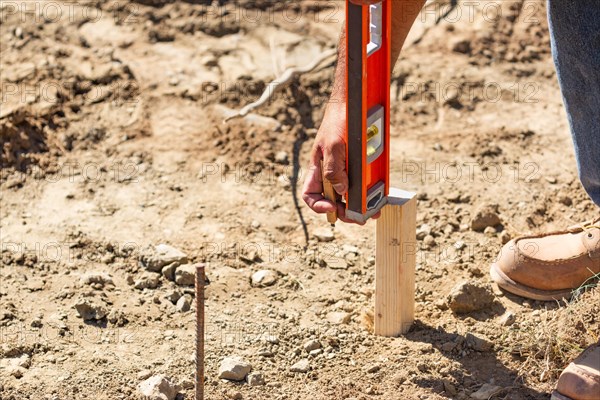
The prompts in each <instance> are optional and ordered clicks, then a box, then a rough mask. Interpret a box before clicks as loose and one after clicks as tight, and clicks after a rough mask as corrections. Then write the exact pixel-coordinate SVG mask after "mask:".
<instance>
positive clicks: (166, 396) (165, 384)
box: [138, 375, 181, 400]
mask: <svg viewBox="0 0 600 400" xmlns="http://www.w3.org/2000/svg"><path fill="white" fill-rule="evenodd" d="M180 390H181V387H180V386H179V385H177V384H174V383H172V382H171V379H170V378H168V377H166V376H164V375H155V376H152V377H150V378H148V379H146V380H145V381H143V382H142V383H140V384H139V385H138V391H139V392H140V394H141V395H142V396H144V400H175V397H176V396H177V394H178V393H179V391H180Z"/></svg>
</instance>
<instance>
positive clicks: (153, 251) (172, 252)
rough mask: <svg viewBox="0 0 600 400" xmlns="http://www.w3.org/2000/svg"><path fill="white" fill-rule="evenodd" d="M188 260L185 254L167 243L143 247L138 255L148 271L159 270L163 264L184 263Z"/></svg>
mask: <svg viewBox="0 0 600 400" xmlns="http://www.w3.org/2000/svg"><path fill="white" fill-rule="evenodd" d="M187 261H188V258H187V255H186V254H185V253H184V252H182V251H180V250H178V249H176V248H175V247H172V246H169V245H167V244H159V245H157V246H154V247H150V248H147V249H145V250H144V251H143V252H142V254H141V255H140V263H141V264H142V266H143V267H144V268H146V269H147V270H148V271H152V272H161V270H162V268H163V267H164V266H165V265H168V264H171V263H174V262H178V263H179V264H184V263H186V262H187Z"/></svg>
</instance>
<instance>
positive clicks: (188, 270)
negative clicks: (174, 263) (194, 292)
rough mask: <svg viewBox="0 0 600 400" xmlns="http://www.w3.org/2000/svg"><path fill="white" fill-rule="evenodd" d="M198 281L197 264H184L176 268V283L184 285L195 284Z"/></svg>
mask: <svg viewBox="0 0 600 400" xmlns="http://www.w3.org/2000/svg"><path fill="white" fill-rule="evenodd" d="M195 281H196V266H195V265H194V264H183V265H180V266H179V267H177V269H176V270H175V283H177V284H178V285H182V286H193V285H194V283H195Z"/></svg>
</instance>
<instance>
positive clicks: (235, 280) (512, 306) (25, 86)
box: [0, 0, 600, 400]
mask: <svg viewBox="0 0 600 400" xmlns="http://www.w3.org/2000/svg"><path fill="white" fill-rule="evenodd" d="M23 4H24V3H18V2H8V1H7V2H2V3H1V4H0V7H1V17H2V19H1V23H0V51H1V55H2V57H1V61H0V66H1V71H2V73H1V75H2V76H1V80H2V103H1V110H0V138H1V143H2V152H1V153H0V156H1V159H0V162H1V169H2V170H1V171H2V174H1V181H0V189H1V192H0V200H1V202H0V205H1V209H0V218H1V220H0V230H1V231H0V236H1V238H0V239H1V242H2V248H1V251H2V253H1V256H2V268H1V269H0V279H1V282H0V304H1V307H0V332H1V335H0V345H1V347H0V376H1V379H0V399H5V400H9V399H14V400H21V399H48V400H49V399H60V400H63V399H98V400H102V399H111V400H113V399H136V398H140V399H141V398H144V396H145V398H148V399H168V400H173V399H174V398H177V399H191V398H192V397H193V379H194V358H193V355H194V349H195V347H194V345H195V332H194V311H195V298H194V290H193V286H192V285H193V279H194V275H193V265H194V264H195V263H199V262H202V263H206V268H207V278H208V280H209V281H210V284H209V285H208V286H207V291H206V318H207V338H206V340H207V348H206V391H207V396H206V398H207V399H211V400H212V399H251V400H263V399H265V400H266V399H306V398H313V399H348V400H349V399H361V400H365V399H385V400H388V399H471V398H472V399H488V398H491V399H511V400H512V399H517V400H519V399H547V398H548V397H549V392H550V391H551V390H552V389H553V386H554V384H555V381H556V378H557V377H558V375H559V373H560V371H561V369H562V368H563V367H564V366H565V365H566V364H567V363H568V362H569V361H570V360H571V359H572V358H573V357H574V356H576V355H577V354H578V352H579V351H580V350H581V349H582V348H584V347H585V346H586V345H588V344H590V343H592V342H593V341H595V340H597V339H598V335H599V333H600V332H599V324H598V315H600V306H599V304H600V302H599V301H598V300H599V297H600V292H599V291H598V290H597V289H594V288H593V286H594V285H593V284H592V282H590V285H587V286H586V287H583V288H582V289H581V290H580V291H578V292H577V294H576V296H575V297H574V299H573V300H571V301H570V302H568V303H566V304H565V303H560V304H559V303H542V302H537V301H527V300H523V299H520V298H518V297H515V296H512V295H508V294H506V293H503V292H502V291H500V290H499V289H498V288H496V287H494V286H493V285H491V282H490V279H489V277H488V272H487V271H488V268H489V265H490V263H491V262H493V260H494V259H495V258H496V257H497V255H498V252H499V250H500V248H501V246H502V244H503V243H506V242H507V241H508V240H509V239H510V238H512V237H515V236H517V235H519V234H523V233H528V232H536V231H544V230H550V229H556V228H564V227H565V226H568V225H573V224H575V223H579V222H582V221H585V220H589V219H591V218H592V217H595V216H597V215H598V210H597V208H595V206H594V205H593V204H592V202H591V201H590V200H589V199H588V198H587V197H586V195H585V193H584V192H583V190H582V188H581V187H580V184H579V182H578V180H577V172H576V167H575V161H574V157H573V153H572V149H571V143H570V137H569V133H568V126H567V123H566V118H565V115H564V111H563V109H562V105H561V98H560V93H559V90H558V86H557V83H556V77H555V72H554V70H553V67H552V62H551V58H550V49H549V39H548V29H547V24H546V21H545V6H544V2H542V1H523V0H516V1H511V2H492V1H482V2H480V4H478V5H475V6H473V5H471V6H468V5H467V4H463V2H459V3H458V6H457V7H455V8H450V7H449V5H448V4H444V3H440V2H433V3H430V4H429V5H428V8H427V9H426V11H424V12H423V13H422V14H421V16H420V17H419V19H418V22H417V24H416V26H415V27H414V29H413V32H412V33H411V36H410V38H409V40H408V42H407V45H406V47H405V51H404V52H403V54H402V56H401V60H400V62H399V63H398V64H397V66H396V68H395V71H394V76H393V85H392V107H393V111H394V114H393V116H392V130H391V134H392V136H393V142H392V143H391V146H392V147H391V148H392V182H393V184H394V185H395V186H398V187H401V188H403V189H407V190H412V191H415V192H417V193H418V199H419V204H418V217H417V218H418V220H417V225H418V232H417V235H418V240H419V251H418V254H417V281H416V282H417V288H416V291H417V293H416V295H417V309H416V318H417V320H416V322H415V324H414V327H413V328H412V329H411V331H410V332H409V333H408V334H406V335H405V336H403V337H399V338H383V337H376V336H374V335H373V334H372V333H371V328H372V324H371V317H370V315H371V314H370V313H371V308H372V301H373V290H374V229H375V224H374V223H373V222H371V223H369V224H367V225H366V226H364V227H358V226H349V225H343V224H339V223H338V224H337V225H336V227H335V228H334V229H333V230H331V229H330V228H329V226H328V224H327V223H326V221H325V218H324V217H323V216H318V215H314V214H313V213H312V212H310V210H308V209H307V207H305V206H304V205H303V204H302V201H301V200H299V190H300V187H299V186H300V184H301V182H302V180H303V177H304V176H303V175H304V171H305V170H304V167H305V166H306V165H307V161H308V155H309V151H310V146H311V142H312V139H313V137H314V135H315V133H316V128H318V126H319V123H320V120H321V118H322V114H323V107H324V105H325V102H326V101H327V98H328V95H329V93H330V91H331V78H332V75H333V67H334V63H333V60H331V59H328V60H326V61H325V62H324V63H322V64H321V66H320V67H318V68H317V69H315V70H313V71H311V72H309V73H306V74H304V75H302V76H296V77H294V79H293V80H292V81H291V82H290V83H289V84H288V85H287V86H286V87H285V88H284V89H282V90H281V91H279V92H277V93H275V95H274V97H273V98H272V99H271V100H270V101H269V102H268V104H266V105H264V106H263V107H261V108H259V109H258V110H257V111H256V112H257V114H253V115H250V116H248V117H246V118H240V119H236V120H232V121H230V122H228V123H223V119H224V118H225V117H226V116H227V115H229V114H230V113H231V112H232V111H231V110H235V109H239V108H240V107H242V106H244V105H247V104H248V103H250V102H252V101H254V100H256V99H257V98H258V97H259V96H260V94H261V93H262V92H263V90H264V89H265V88H266V87H267V85H268V83H269V82H270V81H271V80H272V79H274V78H275V77H276V76H279V75H280V74H281V73H282V71H283V70H285V69H286V68H288V67H291V66H297V65H300V66H302V65H305V64H307V63H308V62H309V61H310V60H312V59H314V58H315V57H317V56H318V55H319V54H321V53H322V52H323V51H325V50H326V49H330V48H334V47H335V45H336V41H337V37H338V34H339V31H340V28H341V25H342V23H343V19H344V9H343V4H344V3H343V2H339V1H302V2H269V1H261V0H255V1H245V0H238V1H234V2H227V4H225V2H218V1H215V2H211V1H203V0H195V1H168V0H138V1H104V0H93V1H80V2H64V3H63V2H54V1H52V2H51V1H46V2H43V1H42V2H31V3H27V4H28V5H27V7H29V8H25V6H23ZM32 4H35V7H34V6H33V5H32Z"/></svg>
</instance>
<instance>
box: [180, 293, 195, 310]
mask: <svg viewBox="0 0 600 400" xmlns="http://www.w3.org/2000/svg"><path fill="white" fill-rule="evenodd" d="M191 302H192V299H191V296H190V295H189V294H186V295H185V296H181V297H180V298H179V300H177V305H176V307H177V311H179V312H181V313H183V312H186V311H190V305H191Z"/></svg>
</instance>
